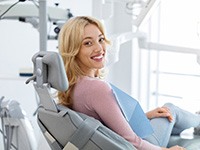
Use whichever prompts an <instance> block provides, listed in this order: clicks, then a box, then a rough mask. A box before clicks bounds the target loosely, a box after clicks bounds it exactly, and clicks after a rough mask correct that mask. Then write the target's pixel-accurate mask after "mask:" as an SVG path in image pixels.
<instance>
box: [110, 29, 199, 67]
mask: <svg viewBox="0 0 200 150" xmlns="http://www.w3.org/2000/svg"><path fill="white" fill-rule="evenodd" d="M134 38H137V39H138V45H139V48H142V49H147V50H157V51H168V52H178V53H189V54H196V55H197V62H198V64H200V49H195V48H189V47H182V46H173V45H167V44H160V43H153V42H147V39H146V35H145V33H142V32H139V31H137V32H135V33H133V32H126V33H122V34H116V35H112V36H110V39H111V41H112V45H111V46H110V47H109V48H108V56H107V57H109V60H110V62H108V65H110V64H114V63H116V62H117V61H118V60H119V51H120V45H121V44H123V43H126V42H128V41H131V40H133V39H134Z"/></svg>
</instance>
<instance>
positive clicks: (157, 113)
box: [146, 107, 173, 122]
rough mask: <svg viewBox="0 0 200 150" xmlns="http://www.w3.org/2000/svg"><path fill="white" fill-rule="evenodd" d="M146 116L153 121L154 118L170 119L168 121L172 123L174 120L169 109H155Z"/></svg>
mask: <svg viewBox="0 0 200 150" xmlns="http://www.w3.org/2000/svg"><path fill="white" fill-rule="evenodd" d="M146 116H147V118H148V119H153V118H160V117H163V118H165V117H166V118H168V120H169V121H170V122H171V121H172V120H173V117H172V115H171V112H170V110H169V109H168V108H167V107H158V108H156V109H153V110H151V111H149V112H147V113H146Z"/></svg>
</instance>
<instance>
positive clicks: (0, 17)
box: [0, 1, 20, 19]
mask: <svg viewBox="0 0 200 150" xmlns="http://www.w3.org/2000/svg"><path fill="white" fill-rule="evenodd" d="M19 2H20V1H17V2H15V3H14V4H12V5H11V6H10V7H9V8H8V9H7V10H6V11H4V13H3V14H1V16H0V19H2V18H3V16H4V15H5V14H6V13H7V12H8V11H9V10H10V9H11V8H13V7H14V6H15V5H17V4H18V3H19Z"/></svg>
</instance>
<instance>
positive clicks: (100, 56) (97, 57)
mask: <svg viewBox="0 0 200 150" xmlns="http://www.w3.org/2000/svg"><path fill="white" fill-rule="evenodd" d="M101 58H103V55H99V56H95V57H93V59H101Z"/></svg>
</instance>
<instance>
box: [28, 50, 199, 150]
mask: <svg viewBox="0 0 200 150" xmlns="http://www.w3.org/2000/svg"><path fill="white" fill-rule="evenodd" d="M32 61H33V64H34V75H33V77H32V78H30V79H29V80H28V81H27V83H28V82H29V81H31V80H33V85H34V88H35V90H36V92H37V93H38V96H39V99H40V106H39V109H38V124H39V126H40V128H41V130H42V132H43V135H44V136H45V138H46V140H47V142H48V144H49V146H50V147H51V149H52V150H61V149H63V150H78V149H81V150H136V148H135V147H133V145H132V144H130V143H129V142H128V141H126V140H125V139H124V138H122V137H121V136H119V135H118V134H116V133H115V132H113V131H112V130H110V129H108V128H107V127H105V126H104V125H103V124H101V123H100V122H99V121H98V120H96V119H94V118H92V117H89V116H87V115H85V114H82V113H78V112H75V111H73V110H71V109H69V108H67V107H65V106H62V105H58V104H56V102H55V101H56V99H54V98H53V97H52V91H51V89H55V90H58V91H66V90H67V88H68V80H67V77H66V73H65V69H64V65H63V62H62V58H61V57H60V55H59V54H58V53H56V52H50V51H40V52H38V53H36V54H35V55H34V56H33V58H32ZM177 144H178V145H180V146H184V147H186V148H187V150H200V138H199V137H195V138H193V139H191V140H186V139H183V138H181V137H180V136H172V138H171V139H170V144H169V146H173V145H177Z"/></svg>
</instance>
